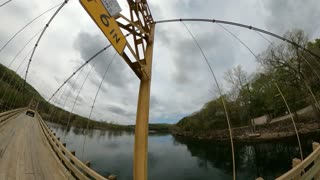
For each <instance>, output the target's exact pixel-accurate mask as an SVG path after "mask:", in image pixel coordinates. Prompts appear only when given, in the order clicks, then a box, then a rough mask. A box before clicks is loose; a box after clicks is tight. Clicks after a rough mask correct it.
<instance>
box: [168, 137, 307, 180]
mask: <svg viewBox="0 0 320 180" xmlns="http://www.w3.org/2000/svg"><path fill="white" fill-rule="evenodd" d="M311 143H312V142H311V141H310V140H307V139H304V140H303V141H302V145H303V149H304V151H305V152H304V154H306V155H308V154H309V153H310V151H311V145H310V144H311ZM173 144H174V145H179V144H183V145H186V146H187V148H188V150H189V152H190V153H191V155H192V156H194V157H197V158H198V166H199V167H200V168H203V169H208V166H209V165H210V166H212V167H215V168H218V169H221V170H223V171H224V172H225V173H227V174H230V175H231V174H232V157H231V148H230V144H229V142H205V141H199V140H195V139H190V138H184V137H174V141H173ZM297 147H298V145H297V142H296V139H294V138H293V139H287V140H282V141H276V142H263V143H236V144H235V158H236V168H237V176H238V178H239V179H254V178H257V177H260V176H261V177H263V178H264V179H274V178H275V177H277V176H279V175H281V174H283V173H284V172H286V171H288V170H289V169H290V168H291V161H292V159H293V158H294V157H299V149H298V148H297Z"/></svg>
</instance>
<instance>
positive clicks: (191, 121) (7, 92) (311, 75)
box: [0, 30, 320, 141]
mask: <svg viewBox="0 0 320 180" xmlns="http://www.w3.org/2000/svg"><path fill="white" fill-rule="evenodd" d="M284 36H285V37H286V38H288V39H290V40H292V41H293V42H295V43H297V44H299V45H301V46H303V47H305V48H306V49H308V50H310V51H312V52H314V53H316V54H319V56H320V39H315V40H313V41H310V40H308V38H307V36H306V35H305V34H304V32H303V31H301V30H292V31H289V32H287V33H285V35H284ZM258 57H259V58H258V60H257V61H258V62H257V63H258V64H259V65H260V66H261V67H259V70H257V71H256V72H255V73H252V74H249V75H248V73H247V72H245V71H244V70H243V69H242V67H241V66H240V65H239V66H236V67H234V68H232V69H230V70H228V71H227V72H225V74H224V79H225V82H226V85H228V86H226V87H227V88H228V89H224V90H223V92H225V94H223V95H222V96H221V97H215V98H213V99H212V100H211V101H209V102H207V103H206V104H205V105H204V106H203V107H202V109H201V110H199V111H198V112H194V113H192V114H191V115H189V116H187V117H184V118H182V119H181V120H180V121H179V122H178V123H176V124H150V125H149V131H150V132H170V133H172V134H173V135H175V136H186V137H192V138H196V139H207V140H218V141H221V140H222V141H223V140H228V139H230V137H229V133H228V130H227V129H226V128H227V123H226V121H225V119H226V118H225V114H224V109H223V106H222V104H221V98H224V100H225V103H226V105H227V108H228V109H227V111H228V113H229V116H230V120H231V122H230V123H231V127H232V129H233V138H234V139H235V140H237V141H263V140H270V139H279V138H285V137H291V136H295V132H294V128H293V124H292V120H291V118H290V116H289V115H288V114H289V113H288V108H287V107H286V105H285V103H284V101H283V99H282V98H281V95H280V93H279V91H278V90H277V88H276V86H275V85H274V84H275V82H276V83H277V85H278V87H279V88H280V89H281V91H282V93H283V96H284V97H285V99H286V101H287V103H288V106H289V107H290V110H291V112H293V117H294V120H295V122H296V125H297V129H298V130H299V134H310V133H313V132H318V129H319V128H320V107H318V106H319V105H318V104H319V102H318V100H319V98H320V84H319V81H320V77H318V76H317V74H320V63H319V62H318V61H317V59H316V58H314V57H312V56H311V55H310V54H308V53H306V52H304V51H302V50H300V49H297V48H296V47H294V46H292V45H289V44H286V43H280V44H279V43H277V44H271V45H270V46H269V47H268V48H267V49H266V50H265V51H264V52H262V53H261V54H260V55H259V56H258ZM305 59H306V60H307V61H305ZM306 62H308V63H306ZM0 74H2V76H3V78H2V79H1V82H0V94H1V95H2V97H1V99H0V108H1V110H2V111H4V110H8V108H9V107H10V108H18V107H24V106H27V104H28V102H29V101H30V100H31V99H32V98H33V97H34V98H37V99H38V100H39V102H40V103H39V109H38V111H39V112H40V114H41V116H42V117H43V119H44V120H46V121H49V122H54V123H58V124H61V125H65V126H66V125H67V124H68V125H69V126H73V127H78V128H85V127H86V124H87V118H86V117H82V116H79V115H76V114H73V113H69V112H68V111H65V110H63V109H61V108H59V107H57V106H54V105H53V104H51V103H48V102H47V101H46V100H45V99H44V98H43V97H42V96H41V95H40V94H39V93H38V92H37V91H36V90H35V89H34V88H33V87H32V86H31V85H30V84H28V83H26V89H25V90H23V88H22V87H23V83H24V80H23V79H22V78H21V77H20V76H19V75H18V74H16V73H15V72H14V71H12V70H10V69H8V68H6V67H5V66H3V65H2V64H0ZM23 94H24V96H23ZM315 100H316V101H315ZM305 108H307V110H306V111H304V112H302V113H300V111H301V110H302V109H305ZM89 129H100V130H114V131H134V125H119V124H116V123H114V122H112V121H110V120H108V122H105V121H104V122H101V121H94V120H90V123H89Z"/></svg>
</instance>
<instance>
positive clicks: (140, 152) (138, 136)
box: [133, 24, 155, 180]
mask: <svg viewBox="0 0 320 180" xmlns="http://www.w3.org/2000/svg"><path fill="white" fill-rule="evenodd" d="M154 28H155V25H154V24H153V25H151V26H150V36H149V39H148V42H147V49H146V56H145V60H146V65H145V66H144V68H145V70H146V72H147V74H148V75H145V76H144V77H143V78H142V79H141V81H140V90H139V99H138V108H137V117H136V127H135V138H134V140H135V142H134V160H133V161H134V165H133V167H134V170H133V177H134V180H147V177H148V173H147V170H148V126H149V104H150V85H151V70H152V55H153V40H154Z"/></svg>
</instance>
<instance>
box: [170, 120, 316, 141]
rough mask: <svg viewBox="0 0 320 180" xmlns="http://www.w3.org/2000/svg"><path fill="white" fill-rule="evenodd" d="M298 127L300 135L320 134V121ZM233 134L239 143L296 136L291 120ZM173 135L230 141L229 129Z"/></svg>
mask: <svg viewBox="0 0 320 180" xmlns="http://www.w3.org/2000/svg"><path fill="white" fill-rule="evenodd" d="M296 127H297V130H298V132H299V135H308V134H312V133H316V132H320V121H315V120H313V121H305V122H296ZM232 133H233V139H234V140H235V141H239V142H250V141H269V140H275V139H282V138H288V137H292V136H296V133H295V130H294V126H293V124H292V121H291V120H285V121H282V122H279V123H274V124H267V125H263V126H257V127H256V130H255V131H254V132H252V130H251V129H250V128H249V127H241V128H234V129H233V130H232ZM172 134H173V135H174V136H184V137H191V138H194V139H199V140H210V141H226V140H229V139H230V136H229V131H228V130H227V129H224V130H212V131H206V132H182V131H179V130H175V131H173V132H172Z"/></svg>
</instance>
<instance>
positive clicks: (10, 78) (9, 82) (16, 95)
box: [0, 64, 172, 131]
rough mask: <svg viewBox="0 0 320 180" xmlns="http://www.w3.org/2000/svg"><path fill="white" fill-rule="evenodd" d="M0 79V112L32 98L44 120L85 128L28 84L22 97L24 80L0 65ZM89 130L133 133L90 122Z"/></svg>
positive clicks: (80, 120) (78, 118)
mask: <svg viewBox="0 0 320 180" xmlns="http://www.w3.org/2000/svg"><path fill="white" fill-rule="evenodd" d="M0 78H1V79H0V82H1V83H0V110H1V111H5V110H7V109H8V108H9V107H10V108H19V107H25V106H27V105H28V103H29V101H30V100H31V99H32V97H35V98H37V99H38V100H39V102H40V103H39V109H38V111H39V113H40V114H41V116H42V117H43V118H44V119H45V120H47V121H52V122H55V123H59V124H63V125H67V123H68V119H69V118H70V124H69V125H71V126H75V127H80V128H85V127H86V124H87V118H85V117H82V116H79V115H76V114H73V113H72V114H71V115H70V113H69V112H67V111H65V110H63V109H61V108H59V107H56V106H54V105H52V104H50V103H48V102H47V101H46V100H45V99H44V98H43V97H42V96H41V95H40V94H39V92H38V91H37V90H36V89H35V88H34V87H32V86H31V85H30V84H29V83H26V88H25V95H24V97H23V83H24V80H23V79H22V78H21V77H20V76H19V75H18V74H16V73H15V72H14V71H12V70H10V69H8V68H7V67H5V66H4V65H2V64H0ZM23 98H24V100H23ZM50 115H51V117H50ZM171 126H172V125H169V124H150V127H149V128H150V130H153V131H169V129H170V127H171ZM89 128H94V129H110V130H125V131H133V130H134V125H119V124H115V123H107V122H100V121H95V120H90V123H89Z"/></svg>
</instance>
